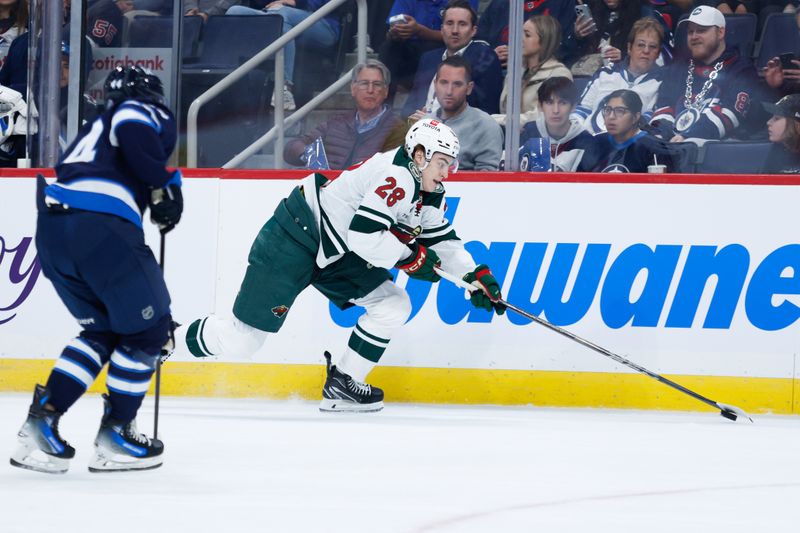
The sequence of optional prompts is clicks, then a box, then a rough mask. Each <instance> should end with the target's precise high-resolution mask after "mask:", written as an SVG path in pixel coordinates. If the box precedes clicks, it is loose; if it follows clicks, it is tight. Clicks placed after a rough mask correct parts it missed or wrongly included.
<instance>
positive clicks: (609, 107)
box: [581, 89, 675, 172]
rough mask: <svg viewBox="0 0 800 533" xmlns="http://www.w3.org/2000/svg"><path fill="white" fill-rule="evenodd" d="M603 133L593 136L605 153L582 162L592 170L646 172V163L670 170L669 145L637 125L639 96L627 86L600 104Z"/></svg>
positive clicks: (583, 167) (671, 158) (640, 100)
mask: <svg viewBox="0 0 800 533" xmlns="http://www.w3.org/2000/svg"><path fill="white" fill-rule="evenodd" d="M603 116H604V118H605V122H606V129H607V131H606V133H601V134H600V135H597V136H596V137H595V140H596V141H597V144H598V147H599V149H600V150H601V152H604V154H603V155H602V156H601V157H599V158H598V159H597V161H594V162H592V161H587V164H582V165H581V167H582V170H591V171H593V172H647V171H648V168H647V167H648V166H650V165H654V164H658V165H665V166H666V171H667V172H672V170H673V169H674V166H675V164H674V162H673V156H672V153H673V152H672V150H671V149H670V147H669V145H668V144H667V143H665V142H663V141H661V140H659V139H657V138H656V137H652V136H651V135H649V134H647V133H646V132H644V131H642V130H641V129H640V120H641V118H642V99H641V98H639V95H638V94H636V93H635V92H633V91H630V90H628V89H620V90H617V91H614V92H612V93H611V94H610V95H609V99H608V102H607V103H606V105H605V107H603Z"/></svg>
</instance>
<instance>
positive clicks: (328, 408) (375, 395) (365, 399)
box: [319, 352, 383, 413]
mask: <svg viewBox="0 0 800 533" xmlns="http://www.w3.org/2000/svg"><path fill="white" fill-rule="evenodd" d="M325 361H326V363H327V374H328V378H327V379H326V380H325V386H323V387H322V402H321V403H320V404H319V410H320V411H324V412H357V413H372V412H375V411H380V410H381V409H383V391H382V390H381V389H379V388H378V387H373V386H372V385H367V384H366V383H361V382H360V381H356V380H354V379H353V378H351V377H350V376H348V375H347V374H345V373H344V372H341V371H339V369H337V368H336V365H332V364H331V354H330V353H329V352H325Z"/></svg>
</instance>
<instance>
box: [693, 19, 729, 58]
mask: <svg viewBox="0 0 800 533" xmlns="http://www.w3.org/2000/svg"><path fill="white" fill-rule="evenodd" d="M686 39H687V43H688V45H689V53H690V54H691V56H692V59H694V60H695V61H702V62H703V63H708V62H709V61H710V60H711V59H712V58H714V57H715V56H716V55H718V54H719V53H721V52H722V51H724V50H725V30H723V29H721V28H718V27H717V26H700V25H699V24H695V23H694V22H690V23H689V29H688V34H687V36H686Z"/></svg>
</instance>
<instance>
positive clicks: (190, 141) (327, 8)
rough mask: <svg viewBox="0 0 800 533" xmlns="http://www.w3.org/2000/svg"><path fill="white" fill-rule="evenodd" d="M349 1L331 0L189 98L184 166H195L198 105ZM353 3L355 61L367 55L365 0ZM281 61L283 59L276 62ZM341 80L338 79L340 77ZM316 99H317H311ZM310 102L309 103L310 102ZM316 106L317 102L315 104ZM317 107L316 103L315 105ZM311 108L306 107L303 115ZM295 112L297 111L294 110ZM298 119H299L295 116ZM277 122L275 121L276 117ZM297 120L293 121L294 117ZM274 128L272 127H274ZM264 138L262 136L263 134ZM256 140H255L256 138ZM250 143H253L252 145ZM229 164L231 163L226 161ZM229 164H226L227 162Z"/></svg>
mask: <svg viewBox="0 0 800 533" xmlns="http://www.w3.org/2000/svg"><path fill="white" fill-rule="evenodd" d="M347 1H349V0H331V1H330V2H328V3H327V4H325V5H324V6H322V7H321V8H319V9H318V10H316V11H315V12H313V13H312V14H311V15H310V16H309V17H308V18H306V19H305V20H304V21H303V22H301V23H300V24H298V25H297V26H295V27H294V28H292V29H291V30H289V31H288V32H286V33H284V34H283V35H281V36H280V37H279V38H278V39H276V40H275V41H274V42H273V43H272V44H270V45H269V46H267V47H266V48H264V49H263V50H261V51H260V52H259V53H257V54H256V55H254V56H253V57H251V58H250V59H248V60H247V61H245V62H244V63H243V64H242V65H240V66H239V67H238V68H236V69H235V70H234V71H233V72H231V73H230V74H228V75H227V76H225V77H224V78H222V79H221V80H220V81H218V82H217V83H216V84H214V85H213V86H211V87H210V88H209V89H208V90H207V91H206V92H204V93H203V94H201V95H200V96H198V97H197V98H195V99H194V101H192V104H191V105H190V106H189V113H188V115H187V118H186V166H187V167H189V168H196V167H197V116H198V115H199V113H200V108H201V107H202V106H203V105H205V104H206V103H208V102H209V101H210V100H211V99H212V98H214V97H216V96H217V95H219V94H220V93H221V92H222V91H224V90H225V89H227V88H228V87H230V86H231V85H233V84H234V83H236V82H237V81H238V80H240V79H241V78H243V77H244V75H245V74H247V73H248V72H250V71H251V70H253V69H254V68H256V67H257V66H258V65H260V64H261V63H263V62H264V61H266V60H267V59H269V58H270V57H272V56H273V55H274V54H275V53H276V52H278V50H282V49H283V47H285V46H286V45H287V44H288V43H289V41H292V40H293V39H295V38H296V37H297V36H298V35H300V34H301V33H302V32H303V31H305V30H306V29H307V28H308V27H310V26H311V25H312V24H314V23H315V22H317V21H318V20H320V19H322V18H323V17H325V16H326V15H328V14H329V13H330V12H332V11H333V10H335V9H336V8H338V7H339V6H341V5H342V4H344V3H345V2H347ZM356 5H357V6H358V44H357V52H358V61H359V62H363V61H364V60H365V59H366V57H367V53H366V50H367V0H356ZM279 62H281V63H282V61H279ZM276 69H277V62H276ZM278 76H280V77H282V76H283V72H282V71H281V73H280V74H277V73H276V77H278ZM339 81H341V80H339ZM278 89H280V91H281V92H282V91H283V87H277V83H276V93H277V91H278ZM315 100H317V99H316V98H315V99H314V100H312V102H313V101H315ZM310 103H311V102H309V104H310ZM275 104H276V115H282V111H283V108H282V106H281V103H280V100H278V99H277V98H276V101H275ZM309 104H306V105H305V106H303V109H305V108H306V107H308V105H309ZM317 105H319V104H317ZM277 107H280V108H281V109H280V111H281V112H278V109H277ZM315 107H316V106H315ZM309 111H310V109H309V110H307V111H306V114H307V113H308V112H309ZM295 114H297V113H295ZM276 118H277V117H276ZM291 118H292V117H291V116H290V117H289V119H287V122H288V121H289V120H291ZM297 120H299V119H297ZM275 122H276V124H278V121H277V119H276V121H275ZM295 122H296V120H295ZM279 124H280V130H281V131H280V133H282V132H283V128H284V127H285V124H284V122H283V121H281V122H280V123H279ZM273 129H275V127H273ZM270 131H272V130H270ZM262 139H263V137H262ZM257 142H258V141H257ZM251 146H252V145H251ZM229 163H230V162H229ZM229 163H228V164H229Z"/></svg>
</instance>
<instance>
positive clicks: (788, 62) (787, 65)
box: [778, 52, 800, 70]
mask: <svg viewBox="0 0 800 533" xmlns="http://www.w3.org/2000/svg"><path fill="white" fill-rule="evenodd" d="M778 58H779V59H780V60H781V68H782V69H784V70H796V69H798V68H800V67H798V66H797V65H796V64H795V63H794V60H796V59H797V58H796V57H795V55H794V54H793V53H791V52H789V53H787V54H781V55H779V56H778Z"/></svg>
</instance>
